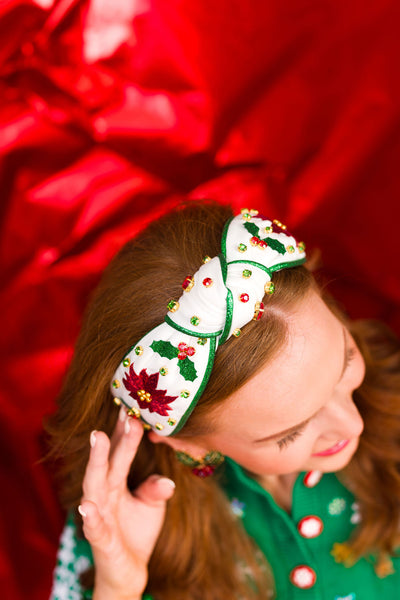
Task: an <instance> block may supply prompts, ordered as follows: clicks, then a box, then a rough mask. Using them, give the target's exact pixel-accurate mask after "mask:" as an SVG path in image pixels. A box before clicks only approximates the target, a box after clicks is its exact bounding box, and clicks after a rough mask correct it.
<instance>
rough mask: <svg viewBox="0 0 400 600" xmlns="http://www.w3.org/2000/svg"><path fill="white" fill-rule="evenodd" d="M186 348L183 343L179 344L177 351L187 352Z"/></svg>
mask: <svg viewBox="0 0 400 600" xmlns="http://www.w3.org/2000/svg"><path fill="white" fill-rule="evenodd" d="M188 348H189V346H188V345H187V344H185V342H181V343H180V344H178V350H180V352H187V349H188Z"/></svg>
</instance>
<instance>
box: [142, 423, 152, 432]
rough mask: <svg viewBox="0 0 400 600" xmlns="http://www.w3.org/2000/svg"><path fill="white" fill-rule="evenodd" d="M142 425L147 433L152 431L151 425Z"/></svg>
mask: <svg viewBox="0 0 400 600" xmlns="http://www.w3.org/2000/svg"><path fill="white" fill-rule="evenodd" d="M142 425H143V429H144V430H145V431H150V429H151V425H149V424H148V423H142Z"/></svg>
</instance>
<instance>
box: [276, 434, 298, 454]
mask: <svg viewBox="0 0 400 600" xmlns="http://www.w3.org/2000/svg"><path fill="white" fill-rule="evenodd" d="M302 433H303V431H300V430H298V431H294V432H293V433H289V435H286V436H285V437H284V438H282V439H281V440H278V441H277V442H276V443H277V444H278V447H279V450H283V449H284V448H286V447H287V446H289V444H291V443H292V442H294V441H295V440H297V438H298V437H300V436H301V434H302Z"/></svg>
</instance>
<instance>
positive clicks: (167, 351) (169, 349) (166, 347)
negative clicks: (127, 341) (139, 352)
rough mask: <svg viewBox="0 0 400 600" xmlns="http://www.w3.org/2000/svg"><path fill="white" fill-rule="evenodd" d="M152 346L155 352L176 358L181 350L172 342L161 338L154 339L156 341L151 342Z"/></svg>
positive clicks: (165, 356)
mask: <svg viewBox="0 0 400 600" xmlns="http://www.w3.org/2000/svg"><path fill="white" fill-rule="evenodd" d="M150 348H151V349H152V350H153V352H157V354H159V355H160V356H163V357H164V358H169V359H171V358H176V357H177V356H178V352H179V350H178V348H175V346H173V345H172V344H171V342H164V341H161V340H159V341H157V340H154V342H152V343H151V344H150Z"/></svg>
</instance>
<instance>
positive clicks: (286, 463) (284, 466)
mask: <svg viewBox="0 0 400 600" xmlns="http://www.w3.org/2000/svg"><path fill="white" fill-rule="evenodd" d="M312 448H313V442H312V441H311V440H308V441H307V440H302V439H301V438H298V439H297V440H295V441H294V442H292V443H290V445H288V446H287V447H286V448H282V450H280V449H279V447H278V445H277V444H271V445H270V446H264V447H261V448H257V449H255V448H254V447H251V448H244V447H240V446H236V447H231V448H230V449H229V450H228V449H226V450H228V451H225V454H227V455H228V456H229V457H230V458H232V459H233V460H234V461H236V462H237V463H239V464H240V465H241V466H242V467H244V468H245V469H247V470H248V471H251V472H252V473H255V474H257V475H286V474H288V473H294V472H298V471H302V470H303V468H304V466H305V464H306V463H307V461H308V460H309V459H310V455H311V453H312ZM221 451H222V450H221Z"/></svg>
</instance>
